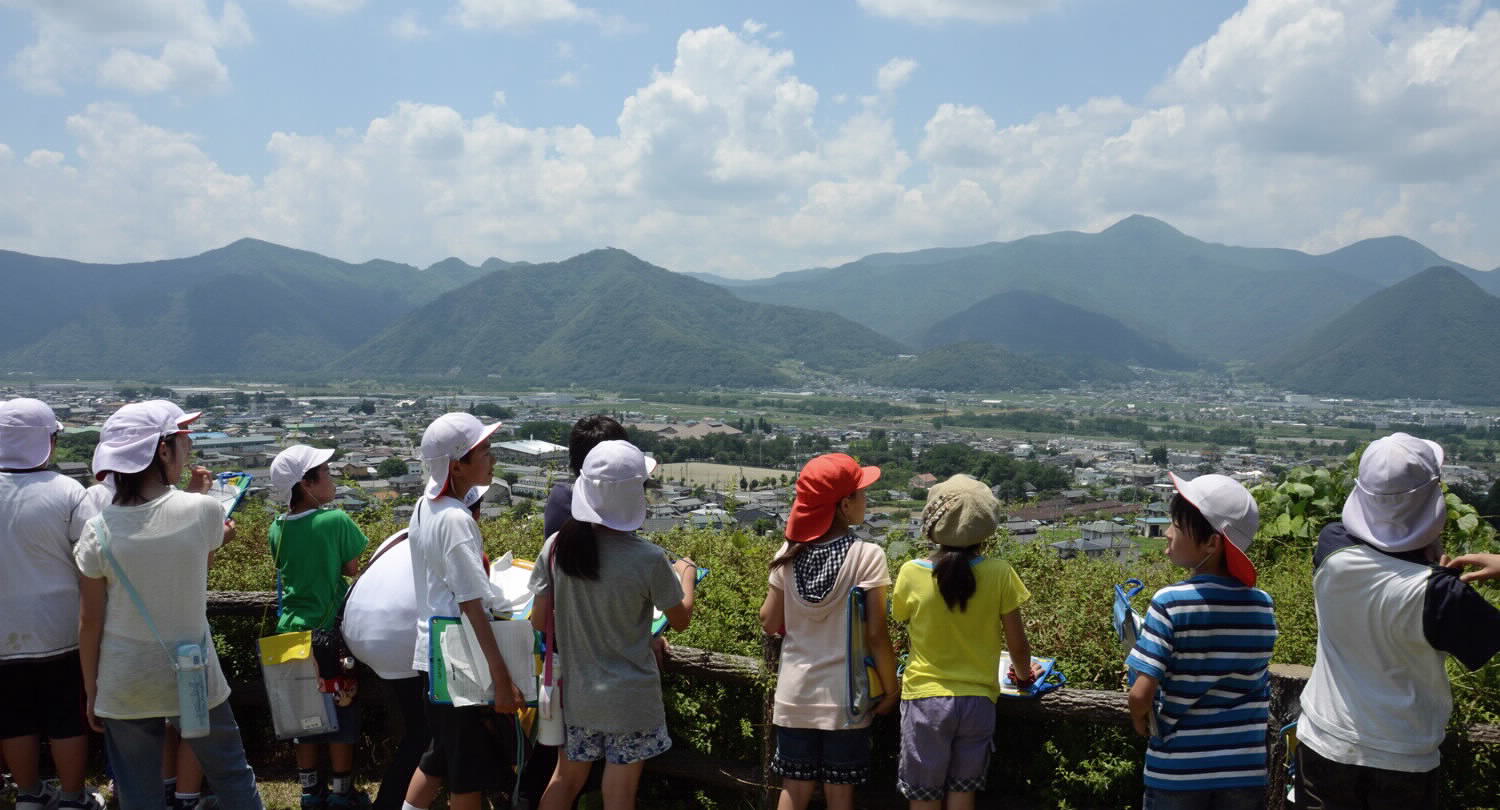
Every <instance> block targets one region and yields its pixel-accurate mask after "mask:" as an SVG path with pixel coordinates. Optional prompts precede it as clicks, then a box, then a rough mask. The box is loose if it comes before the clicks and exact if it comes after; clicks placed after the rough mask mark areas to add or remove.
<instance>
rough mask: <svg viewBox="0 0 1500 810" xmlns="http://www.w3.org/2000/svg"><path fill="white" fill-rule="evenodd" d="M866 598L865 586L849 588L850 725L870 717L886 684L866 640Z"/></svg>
mask: <svg viewBox="0 0 1500 810" xmlns="http://www.w3.org/2000/svg"><path fill="white" fill-rule="evenodd" d="M866 599H867V594H866V593H865V589H864V588H851V589H850V590H849V601H848V606H847V610H848V616H847V617H846V620H845V624H846V628H845V629H846V632H847V634H848V640H847V648H846V650H845V654H846V661H845V664H846V669H847V673H846V676H845V679H846V682H847V689H848V700H847V702H846V703H845V704H844V715H845V717H846V718H847V719H848V721H849V722H850V723H851V724H853V723H858V722H860V721H862V720H864V719H865V718H866V717H868V716H869V714H870V712H871V711H872V710H873V709H874V708H875V705H876V704H878V703H879V702H880V699H881V698H882V697H884V696H885V688H884V684H882V683H881V682H880V674H879V673H878V672H877V671H876V670H875V657H874V656H873V655H871V654H870V650H869V644H868V643H867V642H866V641H865V601H866Z"/></svg>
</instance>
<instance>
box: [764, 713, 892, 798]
mask: <svg viewBox="0 0 1500 810" xmlns="http://www.w3.org/2000/svg"><path fill="white" fill-rule="evenodd" d="M771 772H772V773H775V774H776V775H778V776H780V777H782V778H784V779H797V780H800V781H804V782H822V783H823V784H825V785H858V784H860V783H862V782H864V781H865V780H866V779H868V778H869V777H870V729H869V728H849V729H841V730H839V731H825V730H821V729H816V728H787V727H786V726H777V727H776V754H775V756H773V757H772V758H771Z"/></svg>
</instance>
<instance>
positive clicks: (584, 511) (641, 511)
mask: <svg viewBox="0 0 1500 810" xmlns="http://www.w3.org/2000/svg"><path fill="white" fill-rule="evenodd" d="M655 469H656V459H654V458H651V457H649V456H647V455H645V454H644V453H642V452H641V451H640V449H639V448H637V447H636V446H635V445H633V444H631V443H630V442H627V441H625V440H624V439H611V440H609V441H604V442H599V443H598V444H596V445H594V449H593V450H590V451H589V454H588V456H586V457H585V458H584V460H583V469H582V470H580V471H579V473H578V480H577V481H574V482H573V519H574V520H579V521H582V522H584V523H599V524H602V525H604V526H608V527H609V528H611V529H614V530H616V531H622V532H633V531H635V530H636V529H639V528H640V527H641V526H642V525H643V524H644V523H645V522H646V479H647V478H650V477H651V471H652V470H655Z"/></svg>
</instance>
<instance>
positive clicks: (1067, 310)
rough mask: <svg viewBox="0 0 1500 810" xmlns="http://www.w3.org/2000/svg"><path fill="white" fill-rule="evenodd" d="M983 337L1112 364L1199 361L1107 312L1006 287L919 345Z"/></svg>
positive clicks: (1171, 365) (1014, 347)
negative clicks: (1093, 310)
mask: <svg viewBox="0 0 1500 810" xmlns="http://www.w3.org/2000/svg"><path fill="white" fill-rule="evenodd" d="M964 341H980V342H983V343H991V344H994V345H996V346H1001V347H1003V348H1006V349H1009V350H1011V351H1013V352H1023V353H1028V354H1059V355H1067V356H1070V357H1092V358H1098V359H1101V360H1106V361H1109V362H1112V363H1124V364H1128V365H1137V366H1149V367H1151V368H1163V369H1189V368H1193V367H1195V366H1196V365H1197V364H1196V363H1194V361H1193V360H1192V359H1191V358H1189V357H1187V356H1185V355H1183V354H1182V353H1181V352H1178V351H1176V350H1175V349H1173V348H1172V347H1170V346H1168V345H1166V344H1165V343H1163V342H1161V341H1159V340H1152V339H1150V338H1148V337H1146V336H1144V335H1142V334H1140V333H1139V332H1136V331H1135V330H1133V329H1131V328H1130V327H1128V326H1126V325H1124V324H1122V323H1120V322H1119V321H1117V320H1115V319H1114V318H1111V317H1109V316H1108V315H1101V314H1099V313H1097V312H1089V311H1088V310H1085V309H1081V308H1079V307H1075V306H1073V305H1072V304H1066V303H1063V302H1062V301H1059V300H1057V299H1056V298H1053V297H1052V296H1050V295H1043V294H1041V293H1034V292H1028V291H1026V290H1007V291H1005V292H1002V293H996V294H995V295H992V296H990V297H989V298H986V299H984V300H983V301H980V302H979V303H977V304H975V305H973V306H971V307H969V308H968V309H965V310H963V311H962V312H958V313H956V314H954V315H950V316H948V317H946V318H944V319H942V320H941V321H938V322H937V323H935V324H933V325H932V326H931V327H929V328H928V329H927V331H926V333H924V334H923V335H922V337H921V340H920V341H919V345H921V346H925V347H928V348H933V347H937V346H943V345H946V344H949V343H959V342H964Z"/></svg>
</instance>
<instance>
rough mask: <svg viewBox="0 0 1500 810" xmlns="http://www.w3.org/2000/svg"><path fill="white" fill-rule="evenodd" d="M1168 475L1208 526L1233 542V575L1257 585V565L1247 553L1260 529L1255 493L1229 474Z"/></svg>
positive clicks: (1227, 556)
mask: <svg viewBox="0 0 1500 810" xmlns="http://www.w3.org/2000/svg"><path fill="white" fill-rule="evenodd" d="M1167 474H1168V475H1170V476H1172V486H1174V487H1176V488H1177V491H1178V492H1179V493H1181V494H1182V497H1183V498H1185V499H1187V502H1188V503H1190V504H1192V505H1193V507H1194V508H1196V509H1197V510H1198V512H1199V513H1200V514H1202V515H1203V519H1204V520H1207V521H1208V525H1210V526H1212V527H1214V531H1216V532H1218V533H1220V534H1222V535H1224V536H1225V537H1227V538H1229V545H1227V546H1225V547H1224V563H1225V565H1226V566H1227V567H1228V568H1229V575H1230V576H1232V577H1234V578H1235V579H1237V580H1239V581H1240V582H1243V583H1245V584H1246V585H1254V584H1255V576H1256V575H1255V564H1254V563H1252V562H1250V558H1249V557H1248V556H1246V555H1245V552H1246V551H1248V550H1249V549H1250V541H1251V540H1254V539H1255V532H1256V530H1257V529H1259V528H1260V507H1259V506H1256V504H1255V496H1253V495H1251V494H1250V490H1248V489H1245V486H1244V484H1241V483H1240V482H1238V481H1236V480H1234V479H1233V478H1230V477H1229V476H1227V475H1218V474H1217V473H1215V474H1211V475H1200V476H1198V477H1197V478H1194V479H1193V480H1191V481H1184V480H1183V479H1181V478H1178V477H1177V475H1176V474H1175V473H1167Z"/></svg>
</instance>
